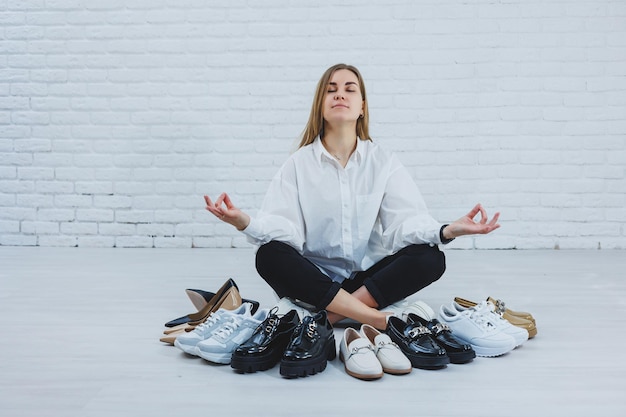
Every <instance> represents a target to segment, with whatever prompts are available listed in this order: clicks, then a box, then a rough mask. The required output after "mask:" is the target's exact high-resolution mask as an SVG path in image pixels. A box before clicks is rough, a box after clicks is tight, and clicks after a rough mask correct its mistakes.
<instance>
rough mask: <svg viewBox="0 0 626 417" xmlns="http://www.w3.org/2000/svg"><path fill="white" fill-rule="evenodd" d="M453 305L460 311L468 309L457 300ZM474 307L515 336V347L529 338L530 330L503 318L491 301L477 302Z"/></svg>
mask: <svg viewBox="0 0 626 417" xmlns="http://www.w3.org/2000/svg"><path fill="white" fill-rule="evenodd" d="M452 306H453V307H454V308H456V309H457V310H458V311H463V310H466V308H465V307H463V306H461V305H460V304H458V303H457V302H455V301H453V302H452ZM472 308H474V309H476V310H477V311H479V312H480V313H481V314H484V315H485V316H488V317H489V320H490V321H491V322H492V323H493V324H495V325H496V327H498V328H499V329H500V330H502V331H503V332H504V333H506V334H508V335H510V336H513V339H515V347H517V346H520V345H521V344H522V343H524V342H525V341H527V340H528V337H529V334H528V331H527V330H526V329H523V328H520V327H516V326H513V325H512V324H511V323H509V322H508V321H507V320H505V319H503V318H502V317H501V316H500V315H498V314H497V313H496V311H495V306H494V305H493V304H491V303H490V302H488V301H483V302H481V303H480V304H476V306H475V307H472Z"/></svg>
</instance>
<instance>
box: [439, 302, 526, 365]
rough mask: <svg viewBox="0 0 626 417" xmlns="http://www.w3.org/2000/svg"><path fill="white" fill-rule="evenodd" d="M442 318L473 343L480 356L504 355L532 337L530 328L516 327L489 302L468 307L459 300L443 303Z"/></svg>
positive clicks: (442, 320) (458, 333) (457, 335)
mask: <svg viewBox="0 0 626 417" xmlns="http://www.w3.org/2000/svg"><path fill="white" fill-rule="evenodd" d="M439 320H440V321H441V322H442V323H445V324H447V325H448V326H449V327H450V329H452V332H453V333H454V335H455V336H456V337H457V338H458V339H460V340H461V341H463V342H464V343H468V344H470V345H471V346H472V349H474V351H475V352H476V355H477V356H484V357H494V356H500V355H504V354H505V353H507V352H510V351H511V350H513V349H515V347H516V346H519V345H520V344H521V343H523V342H524V341H526V340H527V339H528V332H527V331H526V330H524V329H521V328H518V327H515V326H513V325H511V324H510V323H509V322H507V321H506V320H504V319H503V318H501V317H500V316H498V315H497V314H496V313H495V312H494V311H493V310H492V308H491V307H490V306H489V305H488V304H487V302H482V303H480V304H477V305H475V306H474V307H469V308H465V307H463V306H461V305H459V304H458V303H456V302H454V301H453V302H452V304H451V306H450V307H448V306H445V305H442V306H441V308H440V310H439Z"/></svg>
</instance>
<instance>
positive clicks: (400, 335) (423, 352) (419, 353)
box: [386, 316, 450, 369]
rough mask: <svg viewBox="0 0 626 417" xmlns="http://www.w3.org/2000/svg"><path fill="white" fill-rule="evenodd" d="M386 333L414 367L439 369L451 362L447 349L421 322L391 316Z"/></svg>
mask: <svg viewBox="0 0 626 417" xmlns="http://www.w3.org/2000/svg"><path fill="white" fill-rule="evenodd" d="M386 333H387V334H388V335H389V337H390V338H391V340H392V341H393V342H395V343H396V344H397V345H398V346H399V347H400V350H402V353H404V355H405V356H406V357H407V358H409V360H410V361H411V365H412V366H413V367H414V368H422V369H439V368H445V366H446V365H447V364H448V363H450V358H448V355H446V351H445V350H444V349H443V348H441V347H440V346H439V345H438V344H437V342H435V340H434V339H433V338H432V337H431V334H430V330H428V329H427V328H426V327H424V326H422V325H421V324H419V323H411V324H408V323H407V322H405V321H404V320H402V319H401V318H399V317H396V316H390V317H389V320H388V321H387V330H386Z"/></svg>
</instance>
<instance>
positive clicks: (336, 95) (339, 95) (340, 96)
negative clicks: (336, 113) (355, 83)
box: [335, 91, 343, 100]
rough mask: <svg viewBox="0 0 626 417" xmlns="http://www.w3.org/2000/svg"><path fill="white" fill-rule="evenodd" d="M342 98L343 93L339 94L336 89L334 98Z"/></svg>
mask: <svg viewBox="0 0 626 417" xmlns="http://www.w3.org/2000/svg"><path fill="white" fill-rule="evenodd" d="M341 99H343V94H341V93H340V92H339V91H337V92H336V93H335V100H341Z"/></svg>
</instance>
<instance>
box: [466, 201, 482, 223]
mask: <svg viewBox="0 0 626 417" xmlns="http://www.w3.org/2000/svg"><path fill="white" fill-rule="evenodd" d="M479 211H480V203H479V204H476V205H475V206H474V208H473V209H471V210H470V212H469V213H467V217H469V218H470V219H473V218H474V217H475V216H476V215H477V214H478V212H479Z"/></svg>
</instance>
